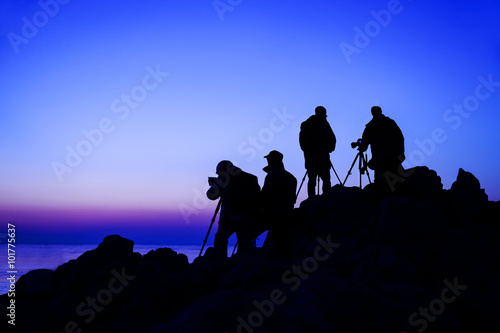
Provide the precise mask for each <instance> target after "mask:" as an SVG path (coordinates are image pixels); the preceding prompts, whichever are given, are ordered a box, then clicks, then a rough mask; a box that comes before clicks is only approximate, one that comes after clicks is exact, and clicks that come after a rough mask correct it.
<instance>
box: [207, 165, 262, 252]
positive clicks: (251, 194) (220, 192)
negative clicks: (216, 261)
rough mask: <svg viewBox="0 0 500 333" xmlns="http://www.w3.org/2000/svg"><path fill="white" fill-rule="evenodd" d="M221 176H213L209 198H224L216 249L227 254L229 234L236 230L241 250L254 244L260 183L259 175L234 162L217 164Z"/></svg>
mask: <svg viewBox="0 0 500 333" xmlns="http://www.w3.org/2000/svg"><path fill="white" fill-rule="evenodd" d="M216 173H217V176H218V177H210V178H209V179H208V184H209V185H210V188H209V189H208V191H207V197H208V198H209V199H210V200H217V199H218V198H220V200H221V215H220V219H219V228H218V229H217V233H216V234H215V239H214V248H215V249H217V250H219V251H220V252H222V253H223V254H225V255H226V256H227V243H228V240H229V237H231V235H232V234H233V233H236V236H237V238H238V244H239V245H238V253H241V252H245V251H247V250H249V249H251V248H253V247H254V220H255V215H256V213H257V212H258V210H259V208H260V205H259V196H260V186H259V183H258V181H257V177H256V176H254V175H252V174H249V173H246V172H244V171H242V170H241V169H240V168H238V167H236V166H234V165H233V163H231V162H230V161H221V162H219V164H217V168H216Z"/></svg>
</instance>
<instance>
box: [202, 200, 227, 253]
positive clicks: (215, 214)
mask: <svg viewBox="0 0 500 333" xmlns="http://www.w3.org/2000/svg"><path fill="white" fill-rule="evenodd" d="M221 204H222V200H219V203H218V204H217V208H216V209H215V213H214V217H212V222H211V223H210V228H208V232H207V235H206V236H205V240H204V241H203V246H202V247H201V250H200V254H199V255H198V257H200V256H201V254H202V253H203V248H204V247H205V244H206V243H207V239H208V235H210V230H212V226H213V225H214V222H215V218H216V217H217V213H218V212H219V209H220V206H221Z"/></svg>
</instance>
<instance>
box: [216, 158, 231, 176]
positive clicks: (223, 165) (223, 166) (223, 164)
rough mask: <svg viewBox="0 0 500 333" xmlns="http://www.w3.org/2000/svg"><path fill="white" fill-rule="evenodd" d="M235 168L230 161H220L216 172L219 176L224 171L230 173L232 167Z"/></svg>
mask: <svg viewBox="0 0 500 333" xmlns="http://www.w3.org/2000/svg"><path fill="white" fill-rule="evenodd" d="M233 168H234V165H233V163H231V162H230V161H226V160H223V161H220V162H219V164H217V168H216V169H215V173H216V174H217V175H219V176H222V175H223V174H224V173H229V172H230V171H231V170H232V169H233Z"/></svg>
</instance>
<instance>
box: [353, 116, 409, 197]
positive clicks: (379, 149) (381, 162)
mask: <svg viewBox="0 0 500 333" xmlns="http://www.w3.org/2000/svg"><path fill="white" fill-rule="evenodd" d="M371 113H372V116H373V119H372V120H371V121H370V122H369V123H368V124H366V128H365V130H364V131H363V136H362V138H361V143H360V144H359V150H360V151H361V152H364V151H366V150H367V149H368V145H370V146H371V153H372V158H371V160H370V161H369V162H368V167H369V168H370V169H372V170H374V171H375V188H376V189H377V192H378V194H379V195H380V196H382V197H384V196H387V195H390V194H391V193H392V192H393V191H394V188H393V187H392V186H390V184H389V180H390V177H391V176H392V177H394V175H397V174H398V169H399V167H400V166H401V163H402V162H403V161H404V160H405V155H404V152H405V147H404V136H403V133H402V132H401V129H400V128H399V126H398V125H397V124H396V122H395V121H394V120H392V119H391V118H389V117H386V116H385V115H383V114H382V109H381V108H380V107H379V106H373V107H372V108H371Z"/></svg>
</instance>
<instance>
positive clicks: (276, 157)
mask: <svg viewBox="0 0 500 333" xmlns="http://www.w3.org/2000/svg"><path fill="white" fill-rule="evenodd" d="M264 158H267V159H268V161H269V160H271V161H282V160H283V154H282V153H280V152H279V151H277V150H271V151H270V152H269V154H267V155H266V156H264Z"/></svg>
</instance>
